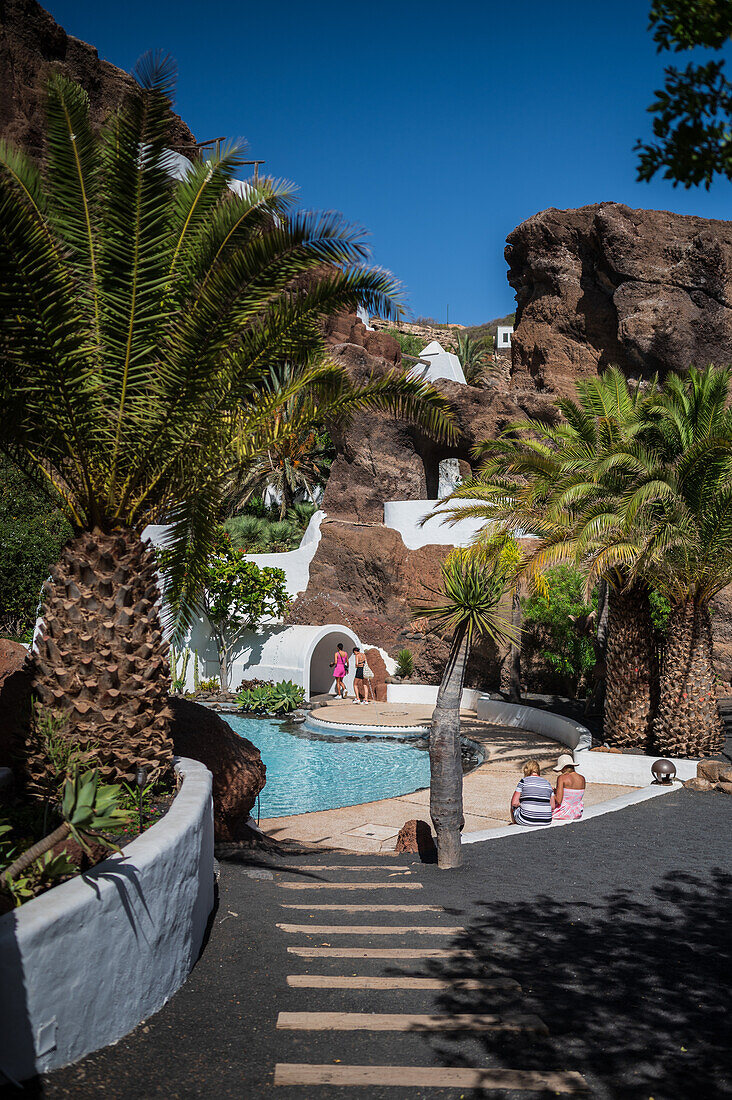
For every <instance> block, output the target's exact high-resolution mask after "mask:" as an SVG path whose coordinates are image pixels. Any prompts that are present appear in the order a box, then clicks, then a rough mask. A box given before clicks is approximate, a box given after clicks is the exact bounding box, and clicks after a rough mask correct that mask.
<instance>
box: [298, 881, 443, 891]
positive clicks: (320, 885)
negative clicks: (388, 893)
mask: <svg viewBox="0 0 732 1100" xmlns="http://www.w3.org/2000/svg"><path fill="white" fill-rule="evenodd" d="M277 885H278V886H279V888H280V889H281V890H421V889H422V883H421V882H278V883H277Z"/></svg>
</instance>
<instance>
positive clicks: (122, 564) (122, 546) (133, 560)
mask: <svg viewBox="0 0 732 1100" xmlns="http://www.w3.org/2000/svg"><path fill="white" fill-rule="evenodd" d="M157 569H158V565H157V559H156V557H155V553H154V551H153V550H152V549H151V547H150V546H149V544H144V543H142V542H141V540H140V537H139V535H138V534H137V533H136V532H135V531H131V530H119V531H114V532H112V533H111V534H105V533H104V532H103V531H100V530H98V529H95V530H94V531H87V532H85V533H84V534H82V535H79V536H78V537H77V538H75V539H72V540H71V542H69V543H68V544H67V545H66V546H65V547H64V549H63V551H62V554H61V559H60V561H59V563H58V564H57V565H55V566H54V567H53V568H52V570H51V577H50V579H49V580H48V581H46V583H45V584H44V586H43V604H42V606H41V618H42V620H43V629H42V633H41V637H40V638H39V640H38V643H37V653H36V655H35V662H34V664H35V668H34V676H33V687H34V690H35V692H36V694H37V695H38V697H39V698H40V700H41V702H42V703H43V704H44V706H47V707H51V708H53V710H55V711H59V712H60V713H61V714H63V715H64V716H65V717H66V719H67V723H68V724H67V728H66V734H65V735H66V736H68V737H69V738H70V739H71V740H73V741H75V742H76V743H77V744H78V745H79V747H80V748H81V749H82V750H83V751H86V752H88V753H89V755H90V756H91V757H92V758H93V759H94V762H95V764H97V765H98V766H99V771H100V774H101V775H102V777H103V778H104V779H105V780H107V781H109V780H112V781H114V782H119V781H120V780H127V781H132V780H134V777H135V774H136V771H137V769H138V768H139V767H141V766H144V767H146V768H148V770H149V771H150V772H151V773H153V774H155V775H159V774H160V773H161V772H164V771H166V770H168V769H169V768H170V767H171V766H172V763H173V745H172V742H171V739H170V731H169V727H170V718H171V712H170V709H169V705H168V693H169V691H170V672H169V669H168V661H167V659H166V653H167V645H166V643H165V642H164V641H163V633H162V628H161V625H160V614H159V604H160V592H159V589H158V580H157ZM26 764H27V769H28V773H29V778H30V780H31V784H32V786H37V787H40V788H41V789H42V790H44V791H45V790H46V789H47V788H48V784H49V781H52V779H53V771H52V767H51V764H50V762H49V760H48V757H47V754H46V753H45V751H44V750H43V746H41V745H36V744H35V743H33V742H29V745H28V752H27V760H26Z"/></svg>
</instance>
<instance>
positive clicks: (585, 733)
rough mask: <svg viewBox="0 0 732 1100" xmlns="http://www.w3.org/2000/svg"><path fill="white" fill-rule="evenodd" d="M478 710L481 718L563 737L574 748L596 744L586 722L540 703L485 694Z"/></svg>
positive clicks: (569, 746)
mask: <svg viewBox="0 0 732 1100" xmlns="http://www.w3.org/2000/svg"><path fill="white" fill-rule="evenodd" d="M476 711H477V715H478V718H481V719H482V720H483V721H484V722H490V723H491V725H494V726H511V727H515V728H517V729H522V730H529V731H530V732H531V733H538V734H540V735H541V736H542V737H549V738H551V740H552V741H559V743H560V744H562V745H566V746H567V748H570V749H580V750H582V749H589V748H590V746H591V744H592V736H591V734H590V731H589V730H588V729H587V727H586V726H582V725H580V723H579V722H573V721H572V719H571V718H563V717H562V716H561V715H559V714H551V713H550V712H549V711H547V710H540V709H539V708H538V707H528V706H526V705H525V704H523V703H504V702H503V700H501V699H491V698H490V697H489V696H487V695H483V696H481V697H480V699H479V700H478V705H477V708H476Z"/></svg>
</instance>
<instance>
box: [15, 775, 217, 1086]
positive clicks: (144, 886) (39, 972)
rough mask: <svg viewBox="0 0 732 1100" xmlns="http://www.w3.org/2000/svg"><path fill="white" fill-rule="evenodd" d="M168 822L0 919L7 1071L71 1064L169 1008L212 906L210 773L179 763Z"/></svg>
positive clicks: (20, 1074)
mask: <svg viewBox="0 0 732 1100" xmlns="http://www.w3.org/2000/svg"><path fill="white" fill-rule="evenodd" d="M176 770H177V771H179V772H180V774H181V775H182V776H183V785H182V787H181V789H180V791H179V792H178V794H177V795H176V798H175V800H174V802H173V805H172V806H171V808H170V810H169V811H168V813H167V814H166V815H165V817H164V818H163V820H162V821H159V822H158V823H157V824H156V825H153V826H152V827H151V828H150V829H148V830H147V832H146V833H144V834H143V835H142V836H141V837H138V839H137V840H134V841H132V843H131V844H128V845H127V846H126V848H125V849H124V850H123V854H122V855H113V856H111V857H110V858H109V859H106V860H104V862H103V863H99V864H97V866H96V867H93V868H92V869H91V870H90V871H88V872H86V873H85V874H84V875H83V877H82V876H78V877H77V878H74V879H70V880H69V881H68V882H64V883H62V884H61V885H60V886H56V887H55V888H54V889H53V890H49V892H48V893H46V894H42V895H41V897H38V898H34V899H33V901H29V902H27V903H26V904H25V905H23V906H22V907H21V908H20V909H15V910H14V911H13V912H12V913H6V914H5V915H4V916H3V917H0V990H2V999H3V1014H2V1027H0V1068H2V1069H3V1070H4V1071H5V1072H6V1073H7V1074H8V1075H9V1076H11V1077H13V1078H15V1079H16V1080H22V1079H23V1078H26V1077H30V1076H32V1075H33V1074H35V1073H45V1072H47V1071H48V1070H52V1069H57V1068H58V1067H59V1066H65V1065H68V1064H69V1063H70V1062H75V1061H77V1060H78V1059H79V1058H82V1057H83V1056H84V1055H85V1054H89V1053H90V1052H91V1051H93V1050H98V1049H99V1048H100V1047H104V1046H108V1045H109V1044H110V1043H114V1042H116V1041H117V1040H118V1039H121V1038H122V1037H123V1036H124V1035H127V1033H128V1032H129V1031H131V1030H132V1029H133V1028H134V1027H136V1026H137V1025H138V1024H139V1023H140V1021H141V1020H144V1019H146V1018H147V1017H148V1016H151V1015H152V1014H153V1013H154V1012H157V1011H158V1009H160V1008H162V1006H163V1005H164V1004H165V1002H166V1001H167V1000H168V998H169V997H171V996H172V995H173V993H175V992H176V990H177V989H179V988H180V986H181V985H182V984H183V982H184V981H185V980H186V978H187V976H188V974H189V972H190V970H191V968H192V966H193V964H194V963H195V961H196V959H197V958H198V954H199V951H200V949H201V944H202V943H203V936H204V933H205V930H206V923H207V921H208V916H209V913H210V912H211V909H212V908H213V902H214V877H213V810H212V802H211V773H210V772H209V771H208V770H207V769H206V768H204V766H203V764H199V763H198V761H196V760H187V759H183V758H182V759H180V760H178V761H177V762H176Z"/></svg>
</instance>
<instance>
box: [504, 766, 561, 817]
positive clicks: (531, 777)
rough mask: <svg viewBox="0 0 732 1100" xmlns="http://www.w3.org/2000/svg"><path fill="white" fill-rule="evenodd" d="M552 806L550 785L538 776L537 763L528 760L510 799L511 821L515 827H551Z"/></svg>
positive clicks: (546, 780) (552, 796) (552, 798)
mask: <svg viewBox="0 0 732 1100" xmlns="http://www.w3.org/2000/svg"><path fill="white" fill-rule="evenodd" d="M554 804H555V803H554V791H553V790H552V785H551V783H550V782H549V781H548V779H544V778H543V777H542V776H541V775H540V774H539V765H538V764H537V762H536V761H535V760H528V761H527V762H526V763H525V764H524V777H523V779H519V781H518V783H517V785H516V790H515V791H514V792H513V798H512V799H511V820H512V821H513V823H514V824H515V825H551V823H552V811H553V809H554Z"/></svg>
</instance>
